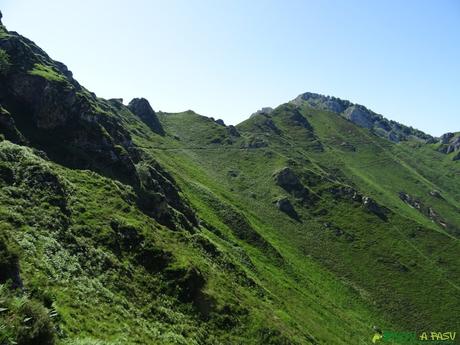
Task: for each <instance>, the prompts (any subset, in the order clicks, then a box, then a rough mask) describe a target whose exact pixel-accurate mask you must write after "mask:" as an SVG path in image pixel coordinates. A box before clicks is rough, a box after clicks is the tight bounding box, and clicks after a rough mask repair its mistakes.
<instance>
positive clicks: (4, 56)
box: [0, 49, 11, 75]
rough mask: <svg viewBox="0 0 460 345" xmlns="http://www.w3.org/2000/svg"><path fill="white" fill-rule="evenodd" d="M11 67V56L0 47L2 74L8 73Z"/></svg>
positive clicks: (0, 73)
mask: <svg viewBox="0 0 460 345" xmlns="http://www.w3.org/2000/svg"><path fill="white" fill-rule="evenodd" d="M10 67H11V62H10V56H9V55H8V53H7V52H6V51H4V50H3V49H0V75H2V74H6V73H8V70H9V69H10Z"/></svg>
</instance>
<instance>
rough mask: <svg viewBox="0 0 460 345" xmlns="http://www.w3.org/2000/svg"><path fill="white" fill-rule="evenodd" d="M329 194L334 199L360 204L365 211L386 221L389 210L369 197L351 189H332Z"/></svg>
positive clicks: (341, 187) (343, 187) (342, 187)
mask: <svg viewBox="0 0 460 345" xmlns="http://www.w3.org/2000/svg"><path fill="white" fill-rule="evenodd" d="M329 192H330V193H331V194H332V195H333V196H334V197H335V198H341V199H346V200H351V201H354V202H356V203H359V204H361V206H362V207H363V208H364V209H365V210H366V211H367V212H370V213H372V214H374V215H376V216H377V217H379V218H380V219H382V220H384V221H386V220H387V219H388V214H389V213H390V210H389V209H387V208H386V207H384V206H382V205H379V204H378V203H377V202H376V201H375V200H374V199H372V198H371V197H369V196H365V195H363V194H361V193H360V192H358V191H357V190H355V189H354V188H351V187H345V186H340V187H333V188H330V189H329Z"/></svg>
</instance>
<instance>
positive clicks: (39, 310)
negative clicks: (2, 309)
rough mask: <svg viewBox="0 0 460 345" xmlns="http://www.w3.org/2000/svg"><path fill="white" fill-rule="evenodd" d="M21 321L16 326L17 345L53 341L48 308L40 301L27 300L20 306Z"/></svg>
mask: <svg viewBox="0 0 460 345" xmlns="http://www.w3.org/2000/svg"><path fill="white" fill-rule="evenodd" d="M19 314H20V315H21V319H22V323H21V325H20V326H19V328H18V335H17V342H18V344H19V345H33V344H35V345H37V344H40V345H52V344H54V343H55V329H54V325H53V323H52V321H51V318H50V317H49V314H48V310H47V309H46V308H45V307H43V306H42V305H41V304H40V303H38V302H36V301H34V300H29V301H27V302H26V303H24V305H23V306H22V307H21V308H20V310H19Z"/></svg>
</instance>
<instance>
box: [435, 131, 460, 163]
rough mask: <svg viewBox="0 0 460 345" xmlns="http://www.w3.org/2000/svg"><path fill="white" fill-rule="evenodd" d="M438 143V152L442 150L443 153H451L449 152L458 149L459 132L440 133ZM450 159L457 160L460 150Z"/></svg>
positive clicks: (459, 142) (459, 145) (459, 157)
mask: <svg viewBox="0 0 460 345" xmlns="http://www.w3.org/2000/svg"><path fill="white" fill-rule="evenodd" d="M439 144H440V146H439V148H438V151H439V152H442V153H445V154H451V153H454V152H458V151H460V133H446V134H444V135H442V136H441V138H440V139H439ZM452 159H453V160H459V159H460V152H458V154H456V155H454V157H453V158H452Z"/></svg>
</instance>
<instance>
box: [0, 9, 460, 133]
mask: <svg viewBox="0 0 460 345" xmlns="http://www.w3.org/2000/svg"><path fill="white" fill-rule="evenodd" d="M0 9H1V10H2V12H3V16H4V18H3V22H4V24H5V25H6V26H7V27H8V29H9V30H14V31H18V32H20V33H21V34H23V35H25V36H27V37H28V38H30V39H32V40H33V41H35V42H36V43H37V44H39V45H40V46H41V47H42V48H43V49H45V50H46V51H47V52H48V53H49V54H50V55H51V57H52V58H54V59H56V60H60V61H63V62H64V63H65V64H66V65H67V66H68V67H69V69H71V70H72V71H73V73H74V76H75V78H76V79H77V80H79V81H80V83H81V84H83V85H84V86H86V87H87V88H88V89H90V90H91V91H94V92H96V94H97V95H98V96H101V97H105V98H114V97H122V98H124V100H125V103H127V102H129V100H130V99H131V98H133V97H145V98H147V99H149V101H150V103H151V104H152V107H153V108H154V109H155V110H163V111H171V112H173V111H183V110H187V109H193V110H195V111H196V112H198V113H200V114H203V115H206V116H213V117H215V118H223V119H224V120H225V121H226V123H229V124H236V123H238V122H241V121H242V120H244V119H245V118H247V117H248V116H249V115H250V114H251V113H252V112H254V111H256V110H257V109H259V108H261V107H263V106H272V107H274V106H277V105H279V104H281V103H284V102H286V101H288V100H290V99H293V98H294V97H296V96H297V95H298V94H300V93H302V92H305V91H311V92H318V93H323V94H328V95H333V96H337V97H340V98H344V99H349V100H351V101H353V102H356V103H360V104H364V105H366V106H368V107H369V108H371V109H373V110H374V111H376V112H378V113H381V114H382V115H384V116H386V117H388V118H390V119H394V120H397V121H399V122H402V123H404V124H407V125H412V126H414V127H417V128H419V129H422V130H424V131H426V132H428V133H431V134H434V135H440V134H442V133H444V132H447V131H458V130H460V127H459V126H460V124H459V121H458V120H459V115H460V109H459V108H460V107H459V101H460V1H459V0H438V1H435V0H432V1H423V0H417V1H411V0H407V1H406V0H405V1H399V0H398V1H392V0H384V1H383V0H382V1H354V0H348V1H345V0H343V1H307V0H304V1H296V0H279V1H274V0H265V1H260V0H251V1H244V0H233V1H224V0H214V1H211V0H209V1H194V0H183V1H178V0H167V1H166V0H165V1H152V0H150V1H148V0H130V1H117V0H115V1H102V0H79V1H70V0H44V1H32V0H29V1H25V0H0ZM454 120H455V121H454Z"/></svg>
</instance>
